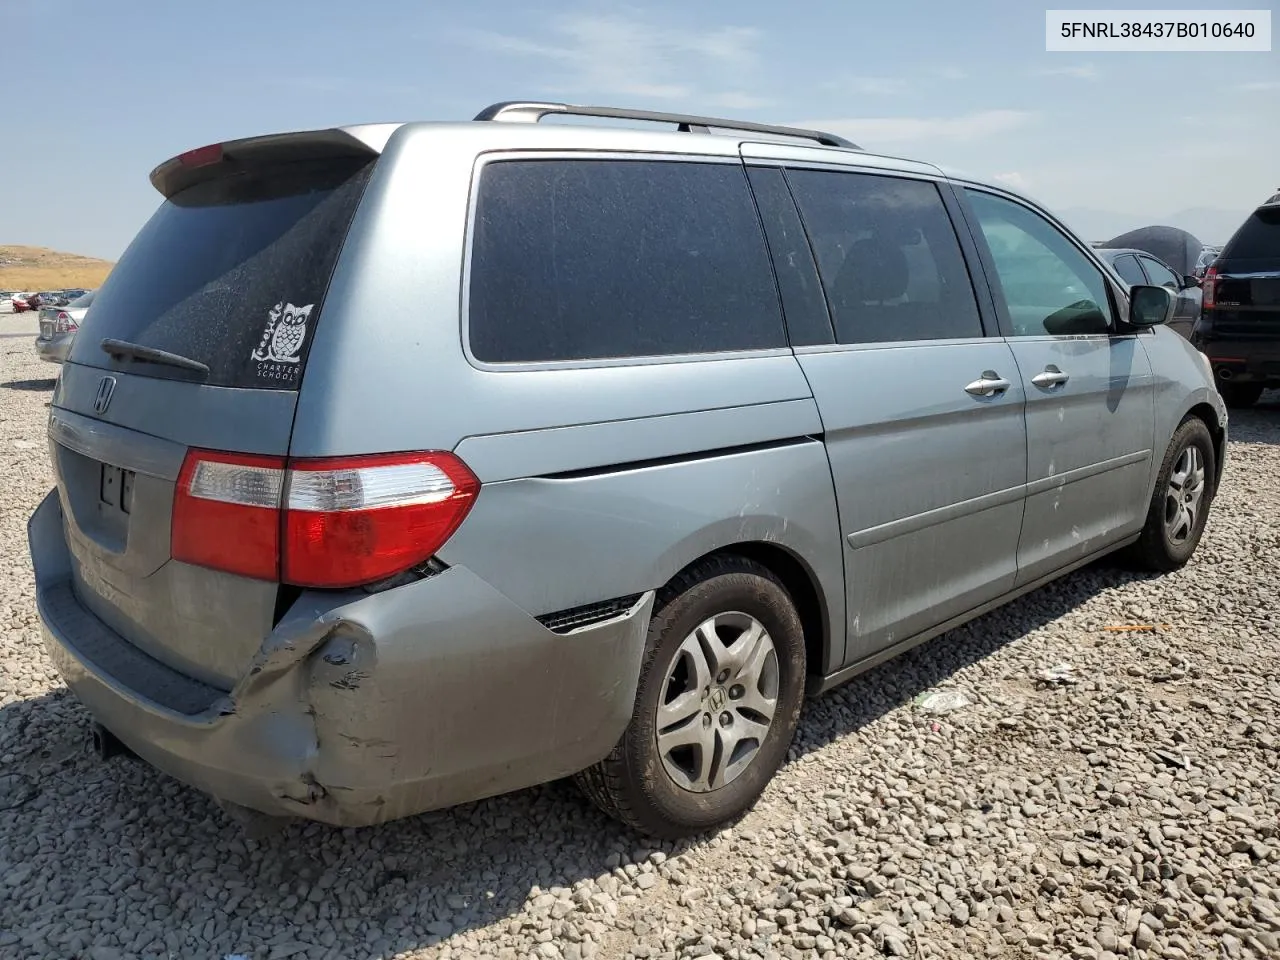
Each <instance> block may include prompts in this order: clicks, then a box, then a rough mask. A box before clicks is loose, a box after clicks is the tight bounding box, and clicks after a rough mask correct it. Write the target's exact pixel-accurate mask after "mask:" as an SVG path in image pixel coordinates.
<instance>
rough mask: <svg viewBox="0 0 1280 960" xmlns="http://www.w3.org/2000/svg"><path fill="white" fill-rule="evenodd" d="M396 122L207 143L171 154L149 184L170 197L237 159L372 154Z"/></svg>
mask: <svg viewBox="0 0 1280 960" xmlns="http://www.w3.org/2000/svg"><path fill="white" fill-rule="evenodd" d="M398 126H399V124H396V123H381V124H367V125H364V126H355V127H333V128H331V129H328V130H303V131H300V132H297V133H277V134H269V135H267V136H261V137H247V138H245V139H242V140H228V141H226V142H225V143H211V144H209V145H208V146H204V147H197V148H196V149H194V150H188V151H186V152H185V153H180V154H178V156H176V157H172V158H171V159H169V160H166V161H165V162H164V163H162V164H160V165H159V166H158V167H156V168H155V169H154V170H152V171H151V185H152V186H153V187H155V188H156V189H157V190H158V191H160V194H161V195H162V196H163V197H165V199H168V198H169V197H172V196H173V195H174V194H176V193H178V192H179V191H181V190H185V189H186V188H187V187H190V186H192V185H194V184H197V183H200V182H201V181H204V180H212V179H214V178H216V177H220V176H224V175H225V174H227V173H228V172H230V171H232V170H234V169H235V168H236V167H237V166H239V165H241V164H249V163H253V164H258V163H271V162H273V161H275V162H279V161H287V160H303V159H305V160H313V159H322V158H326V157H374V156H377V155H378V154H380V153H381V152H382V150H383V148H384V147H386V145H387V140H388V139H389V138H390V136H391V134H392V133H393V132H394V131H395V129H396V128H397V127H398Z"/></svg>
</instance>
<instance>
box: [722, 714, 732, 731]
mask: <svg viewBox="0 0 1280 960" xmlns="http://www.w3.org/2000/svg"><path fill="white" fill-rule="evenodd" d="M731 723H733V714H731V713H729V712H728V711H725V712H724V713H722V714H720V726H722V727H727V726H729V724H731Z"/></svg>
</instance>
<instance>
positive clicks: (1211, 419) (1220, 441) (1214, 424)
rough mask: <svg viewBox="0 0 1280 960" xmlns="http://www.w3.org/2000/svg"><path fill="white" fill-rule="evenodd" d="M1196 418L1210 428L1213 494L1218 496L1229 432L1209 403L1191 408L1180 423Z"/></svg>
mask: <svg viewBox="0 0 1280 960" xmlns="http://www.w3.org/2000/svg"><path fill="white" fill-rule="evenodd" d="M1191 417H1195V418H1196V419H1198V420H1200V421H1202V422H1203V423H1204V425H1205V426H1206V427H1208V428H1209V436H1210V437H1212V438H1213V467H1214V477H1213V492H1214V493H1215V494H1216V493H1217V491H1218V487H1219V486H1220V485H1221V483H1222V472H1223V468H1224V467H1225V466H1226V459H1227V458H1226V453H1227V430H1226V427H1225V426H1224V425H1223V423H1222V422H1221V421H1220V420H1219V418H1218V411H1217V410H1215V409H1214V408H1213V405H1212V404H1211V403H1209V402H1208V401H1201V402H1199V403H1197V404H1195V405H1194V406H1193V407H1191V409H1190V410H1188V411H1187V412H1186V414H1184V415H1183V418H1182V420H1181V421H1179V422H1180V423H1181V422H1183V421H1186V420H1187V419H1189V418H1191Z"/></svg>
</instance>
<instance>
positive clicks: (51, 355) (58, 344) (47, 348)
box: [36, 333, 76, 363]
mask: <svg viewBox="0 0 1280 960" xmlns="http://www.w3.org/2000/svg"><path fill="white" fill-rule="evenodd" d="M75 336H76V335H75V334H74V333H63V334H59V335H58V336H56V337H54V338H53V339H51V340H41V339H38V338H37V339H36V356H37V357H39V358H40V359H41V360H48V361H49V362H50V363H65V362H66V360H67V355H68V354H69V353H70V352H71V343H72V341H73V340H75Z"/></svg>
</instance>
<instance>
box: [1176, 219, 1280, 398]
mask: <svg viewBox="0 0 1280 960" xmlns="http://www.w3.org/2000/svg"><path fill="white" fill-rule="evenodd" d="M1192 342H1193V343H1195V344H1196V346H1198V347H1199V348H1200V349H1201V350H1202V351H1204V353H1205V354H1206V355H1207V356H1208V357H1209V359H1210V361H1211V363H1212V364H1213V375H1214V379H1216V380H1217V383H1218V391H1219V392H1220V393H1221V394H1222V397H1223V399H1224V400H1226V402H1227V405H1228V406H1232V407H1250V406H1252V405H1253V404H1254V403H1256V402H1257V400H1258V398H1259V397H1260V396H1261V395H1262V391H1263V390H1266V389H1268V388H1272V387H1280V194H1278V195H1277V196H1276V197H1272V198H1271V199H1270V200H1269V201H1267V202H1266V203H1264V204H1263V205H1262V206H1260V207H1259V208H1258V209H1257V210H1255V211H1254V212H1253V213H1252V214H1251V215H1250V217H1249V219H1248V220H1246V221H1245V222H1244V224H1243V225H1241V227H1240V229H1239V230H1237V231H1236V232H1235V235H1234V236H1233V237H1232V238H1231V240H1230V241H1228V243H1227V245H1226V246H1225V247H1223V249H1222V253H1221V254H1220V255H1219V256H1218V259H1217V260H1215V261H1214V263H1213V264H1212V266H1210V267H1209V270H1208V272H1207V273H1206V274H1205V278H1204V301H1203V312H1202V314H1201V318H1200V323H1199V324H1198V325H1197V326H1196V329H1195V332H1194V333H1193V334H1192Z"/></svg>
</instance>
